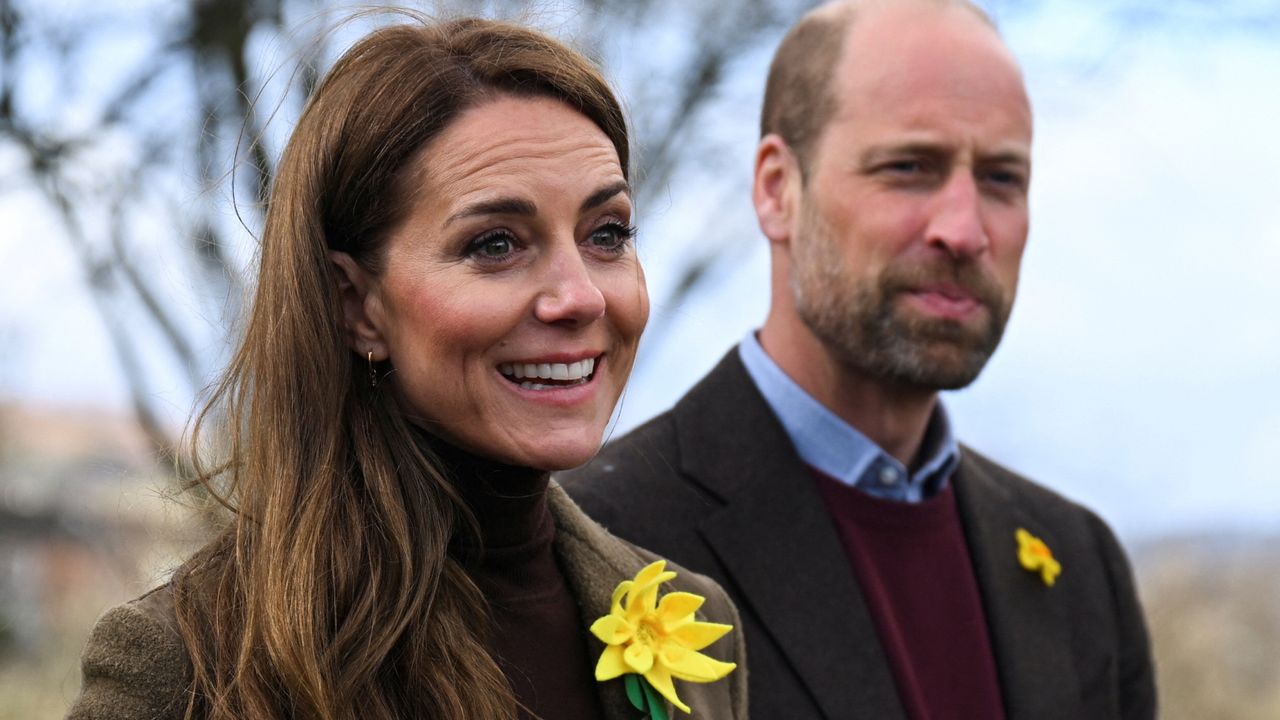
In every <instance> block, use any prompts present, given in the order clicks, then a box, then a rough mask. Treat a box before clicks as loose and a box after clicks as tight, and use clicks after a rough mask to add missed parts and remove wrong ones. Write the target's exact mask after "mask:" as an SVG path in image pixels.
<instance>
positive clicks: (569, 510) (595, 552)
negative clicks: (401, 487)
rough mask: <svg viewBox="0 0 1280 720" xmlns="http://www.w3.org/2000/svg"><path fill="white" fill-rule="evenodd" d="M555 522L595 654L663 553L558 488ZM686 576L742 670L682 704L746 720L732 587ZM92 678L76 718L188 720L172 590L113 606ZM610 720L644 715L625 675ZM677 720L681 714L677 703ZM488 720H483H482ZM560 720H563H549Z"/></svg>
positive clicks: (685, 691)
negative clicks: (639, 578) (622, 585)
mask: <svg viewBox="0 0 1280 720" xmlns="http://www.w3.org/2000/svg"><path fill="white" fill-rule="evenodd" d="M548 501H549V504H550V509H551V515H552V517H553V518H554V519H555V523H556V540H555V550H556V555H557V556H558V558H559V559H560V562H561V567H562V568H563V569H564V573H565V576H566V579H567V580H568V583H569V588H570V591H571V592H572V593H573V594H574V596H575V597H576V598H577V600H578V604H579V606H580V607H581V610H582V628H583V642H586V643H588V644H589V646H590V653H591V656H592V657H596V656H598V654H599V653H600V652H601V651H602V650H603V648H604V646H603V644H602V643H600V641H598V640H596V639H595V638H594V637H593V636H592V635H591V634H590V633H589V632H588V631H587V628H588V627H589V626H590V624H591V623H592V622H593V621H594V620H595V619H596V618H599V617H601V616H603V615H606V614H608V612H609V608H610V602H611V599H612V594H613V589H614V588H615V587H617V584H618V583H619V582H621V581H622V580H625V579H628V578H631V577H634V576H635V574H636V573H637V572H638V571H639V570H640V569H641V568H643V567H644V566H645V565H648V564H649V563H651V562H653V561H654V560H656V559H658V558H657V556H655V555H653V554H651V553H649V552H646V551H644V550H641V549H639V548H636V547H634V546H632V545H629V544H627V543H625V542H623V541H621V540H619V539H617V538H615V537H613V536H612V535H610V534H609V533H608V532H606V531H605V530H604V529H603V528H601V527H600V526H599V525H598V524H596V523H595V522H593V521H592V520H591V519H589V518H588V517H587V516H586V515H584V514H583V513H582V511H581V510H580V509H578V506H577V505H575V504H574V503H573V501H572V500H570V499H569V497H568V496H567V495H565V493H564V492H563V491H562V490H561V489H560V488H559V486H557V485H556V484H554V483H552V485H551V486H550V488H549V490H548ZM668 569H670V570H674V571H676V572H677V573H679V574H678V576H677V577H676V578H675V579H674V580H672V581H671V582H670V583H669V584H668V585H667V586H666V589H668V590H672V591H675V590H680V591H685V592H692V593H697V594H699V595H702V596H704V597H706V603H705V604H704V605H703V606H702V609H701V610H700V611H699V613H698V614H699V616H701V617H700V619H704V620H709V621H712V622H720V623H729V624H732V625H733V626H734V627H735V630H734V631H733V632H731V633H729V634H728V635H727V636H725V637H724V638H721V639H720V640H718V641H717V642H716V643H715V644H713V645H712V646H711V647H709V648H708V649H707V650H706V651H705V652H706V653H707V654H708V655H710V656H712V657H714V658H716V659H719V660H725V661H729V662H735V663H737V664H738V667H737V669H736V670H734V671H733V672H732V673H730V674H729V676H728V677H726V678H724V679H722V680H720V681H718V682H713V683H708V684H695V683H687V682H679V681H677V686H676V689H677V692H678V693H679V694H680V699H681V700H683V701H685V702H686V703H687V704H688V705H690V706H691V707H692V708H693V716H692V717H693V718H694V719H695V720H746V719H747V669H746V662H745V649H744V642H743V638H742V633H741V632H740V631H739V630H737V629H736V628H737V627H738V626H739V624H740V623H739V620H738V613H737V610H735V609H734V607H733V605H732V603H730V601H729V598H728V596H727V595H726V594H725V592H724V590H722V589H721V588H720V586H719V585H716V584H715V583H714V582H712V581H711V580H709V579H707V578H705V577H702V576H701V575H696V574H694V573H691V572H688V571H685V570H682V569H681V568H679V567H675V566H673V565H668ZM82 670H83V673H84V684H83V689H82V691H81V693H80V697H79V698H77V699H76V701H75V703H74V704H73V705H72V707H71V710H70V714H69V715H68V717H69V719H70V720H170V719H177V718H181V717H182V716H183V712H184V711H185V708H186V692H187V689H188V688H189V687H190V683H191V666H190V662H189V660H188V659H187V652H186V649H185V647H184V645H183V643H182V640H181V639H180V637H179V635H178V632H177V626H176V621H175V619H174V613H173V596H172V593H171V590H170V589H169V587H168V586H163V587H160V588H157V589H155V590H153V591H151V592H150V593H148V594H146V595H144V596H142V597H141V598H139V599H137V600H134V601H132V602H129V603H126V604H124V605H121V606H118V607H116V608H113V609H111V610H109V611H107V613H106V614H105V615H103V616H102V618H101V619H99V620H98V623H97V625H96V626H95V627H94V629H93V633H92V635H91V636H90V638H89V642H88V645H87V647H86V648H85V651H84V656H83V659H82ZM599 690H600V702H601V707H602V708H603V709H604V720H634V719H635V718H636V717H637V716H639V715H640V713H639V711H637V710H636V709H635V708H633V707H632V706H631V704H630V702H629V701H628V700H627V698H626V692H625V690H624V683H623V680H622V679H621V678H619V679H617V680H611V681H608V682H604V683H600V684H599ZM667 710H668V715H669V716H671V717H674V716H675V715H674V714H673V712H672V711H673V708H672V707H671V705H670V704H668V706H667ZM477 720H483V719H477ZM548 720H554V719H548Z"/></svg>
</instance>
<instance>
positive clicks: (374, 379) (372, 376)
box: [368, 350, 378, 388]
mask: <svg viewBox="0 0 1280 720" xmlns="http://www.w3.org/2000/svg"><path fill="white" fill-rule="evenodd" d="M368 357H369V387H371V388H376V387H378V369H377V368H375V367H374V366H373V351H372V350H370V351H369V356H368Z"/></svg>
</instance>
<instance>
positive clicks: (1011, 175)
mask: <svg viewBox="0 0 1280 720" xmlns="http://www.w3.org/2000/svg"><path fill="white" fill-rule="evenodd" d="M987 181H988V182H992V183H995V184H996V185H1007V186H1009V187H1022V186H1023V184H1024V183H1023V180H1022V175H1021V174H1019V173H1016V172H1011V171H1009V170H992V171H991V172H989V173H987Z"/></svg>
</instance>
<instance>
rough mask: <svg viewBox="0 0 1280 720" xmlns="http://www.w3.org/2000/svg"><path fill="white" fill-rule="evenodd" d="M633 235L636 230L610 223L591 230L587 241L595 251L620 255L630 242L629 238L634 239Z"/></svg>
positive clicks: (628, 226) (632, 227)
mask: <svg viewBox="0 0 1280 720" xmlns="http://www.w3.org/2000/svg"><path fill="white" fill-rule="evenodd" d="M635 234H636V229H635V227H634V226H631V225H623V224H622V223H617V222H611V223H606V224H604V225H601V226H600V227H598V228H596V229H595V230H592V231H591V236H590V237H589V238H587V240H588V242H589V243H590V244H591V246H592V247H593V248H595V249H597V250H604V251H605V252H610V253H621V252H623V251H624V250H626V249H627V244H628V243H630V242H631V238H633V237H635Z"/></svg>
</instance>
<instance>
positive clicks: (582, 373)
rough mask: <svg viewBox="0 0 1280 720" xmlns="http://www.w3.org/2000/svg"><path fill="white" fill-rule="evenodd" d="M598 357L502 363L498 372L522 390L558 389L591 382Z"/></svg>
mask: <svg viewBox="0 0 1280 720" xmlns="http://www.w3.org/2000/svg"><path fill="white" fill-rule="evenodd" d="M597 359H598V358H587V359H585V360H579V361H577V362H571V363H502V364H501V365H499V366H498V372H500V373H502V376H503V377H504V378H506V379H507V381H508V382H511V383H512V384H514V385H519V386H520V388H521V389H522V390H558V389H560V388H567V387H574V386H576V385H585V384H587V383H589V382H591V378H593V377H595V370H596V360H597Z"/></svg>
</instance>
